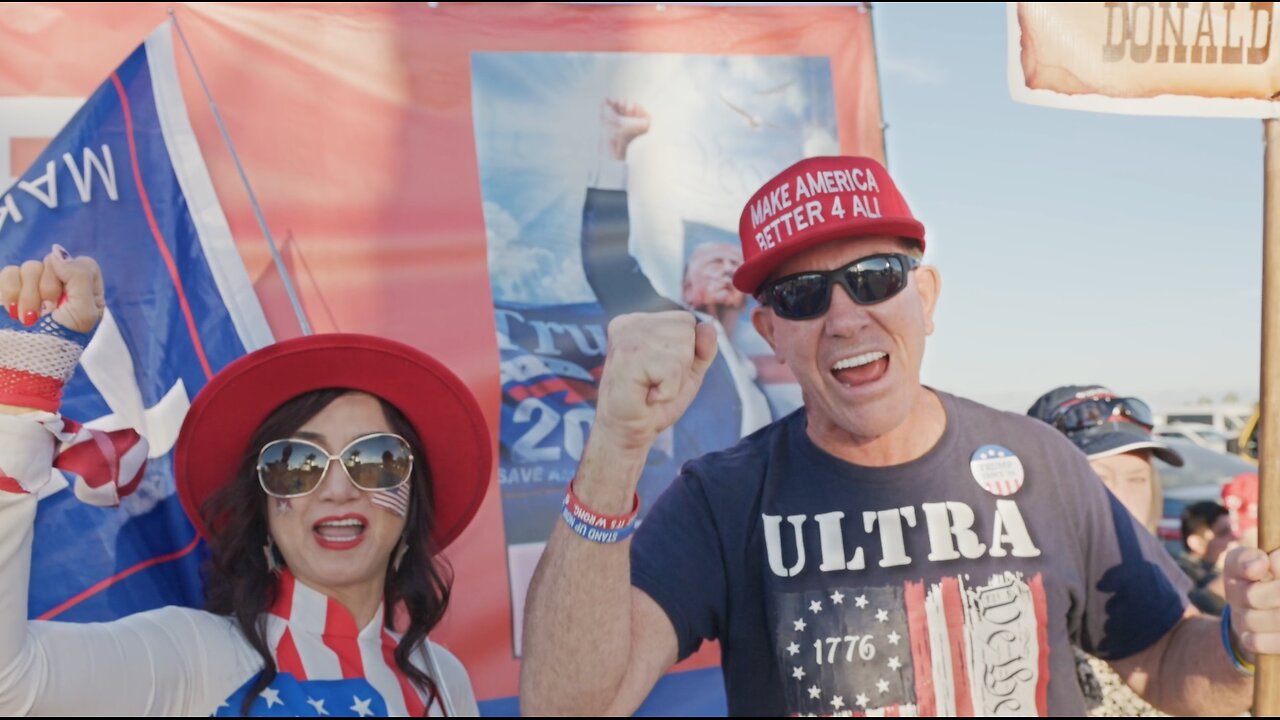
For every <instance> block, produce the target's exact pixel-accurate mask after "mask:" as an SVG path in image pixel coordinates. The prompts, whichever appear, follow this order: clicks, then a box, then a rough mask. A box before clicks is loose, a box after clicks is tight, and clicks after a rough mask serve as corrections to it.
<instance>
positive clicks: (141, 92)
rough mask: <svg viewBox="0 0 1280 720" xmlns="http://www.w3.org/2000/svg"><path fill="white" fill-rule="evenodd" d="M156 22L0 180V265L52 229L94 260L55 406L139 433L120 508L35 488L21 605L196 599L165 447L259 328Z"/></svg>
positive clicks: (68, 613)
mask: <svg viewBox="0 0 1280 720" xmlns="http://www.w3.org/2000/svg"><path fill="white" fill-rule="evenodd" d="M170 33H171V30H170V27H169V25H168V24H167V23H166V24H165V25H162V26H161V27H159V28H158V29H157V30H156V31H155V32H153V33H152V34H151V35H150V36H149V37H148V38H147V40H146V42H145V43H143V45H141V46H140V47H138V48H137V50H135V51H134V52H133V53H131V54H130V55H129V57H128V58H126V59H125V60H124V62H123V63H122V64H121V65H120V66H119V67H118V68H117V69H116V70H115V71H114V72H112V73H110V75H109V77H108V78H107V80H106V82H104V83H103V84H102V85H101V86H100V87H99V88H98V89H97V90H96V91H95V92H94V93H93V94H92V95H91V96H90V97H89V99H88V100H87V101H86V102H85V104H84V106H83V107H82V108H81V109H80V110H79V112H77V113H76V115H75V116H74V117H73V118H72V119H71V121H70V122H69V123H68V124H67V125H66V127H65V128H64V129H63V130H62V131H61V132H60V133H59V134H58V135H57V137H55V138H54V139H53V140H52V141H51V142H50V143H49V146H48V147H47V148H46V149H45V150H44V152H43V153H41V154H40V156H39V157H38V158H36V160H35V162H34V163H33V164H32V166H31V168H30V169H28V170H27V172H25V173H24V174H23V175H21V176H20V177H19V178H18V179H17V181H16V182H15V183H14V184H13V186H12V187H10V188H8V189H7V190H5V191H3V192H0V265H7V264H12V263H21V262H23V261H25V260H29V259H39V258H43V257H44V256H45V255H46V254H47V253H48V252H49V249H50V246H51V245H53V244H54V243H59V244H61V245H62V246H64V247H65V248H67V250H68V251H69V252H70V253H71V254H72V255H89V256H92V257H93V258H94V259H95V260H97V261H98V263H99V264H100V265H101V266H102V271H103V279H104V281H105V286H106V299H107V315H106V317H105V318H104V319H103V322H102V324H101V326H100V327H99V328H98V331H97V333H96V335H95V336H94V339H93V341H92V342H91V343H90V344H89V347H88V348H87V349H86V351H85V354H84V356H83V357H82V359H81V365H80V368H79V369H78V370H77V371H76V374H75V376H74V377H73V378H72V379H71V382H70V383H69V384H68V385H67V387H66V390H65V392H64V395H63V406H62V413H63V414H64V415H65V416H66V417H67V418H70V419H72V420H76V421H79V422H82V423H84V424H85V425H86V426H87V427H89V428H95V429H103V430H114V429H120V428H126V427H132V428H134V429H135V430H137V431H138V432H139V433H140V434H141V435H142V436H143V437H145V438H146V439H147V440H148V443H149V445H150V453H149V454H150V458H149V461H148V465H147V469H146V472H145V475H144V477H143V478H142V480H141V481H140V486H139V488H138V490H137V491H136V492H135V493H134V494H133V495H132V496H130V497H128V498H125V499H124V500H123V501H122V502H121V505H120V507H119V508H96V507H90V506H87V505H84V504H83V503H81V502H79V501H77V500H76V498H75V497H74V496H73V494H72V493H70V492H56V493H54V494H53V495H51V496H49V497H46V498H45V499H43V500H42V501H41V503H40V508H39V512H38V515H37V518H36V534H35V545H34V550H33V555H34V557H33V563H32V570H31V575H32V577H31V591H30V592H31V595H30V612H31V615H32V616H33V617H41V618H57V619H59V620H78V621H91V620H107V619H111V618H115V617H119V616H121V615H126V614H129V613H132V612H137V611H140V610H145V609H149V608H153V607H158V606H163V605H168V604H178V605H200V604H203V592H202V589H201V585H200V579H199V573H198V569H199V557H198V553H196V552H195V550H196V548H197V547H198V544H199V543H198V541H197V538H196V535H195V532H194V530H193V529H192V527H191V525H190V523H189V522H188V521H187V519H186V516H185V515H184V514H183V512H182V508H181V507H180V505H179V503H178V499H177V496H176V495H175V494H174V484H173V478H172V474H171V467H172V465H171V462H170V452H171V451H172V449H173V446H174V442H175V440H176V438H177V433H178V429H179V428H180V427H181V425H182V420H183V417H184V416H185V414H186V411H187V409H188V407H189V406H190V402H191V399H192V398H193V397H194V396H195V394H196V393H197V392H198V391H199V390H200V389H201V388H202V387H204V385H205V383H206V382H208V380H209V378H211V377H212V376H213V374H214V373H215V372H217V371H218V370H219V369H220V368H222V367H223V366H225V365H226V364H228V363H229V362H231V361H232V360H234V359H236V358H237V357H240V356H241V355H243V354H245V353H246V352H248V351H250V350H253V349H256V348H258V347H261V346H263V345H266V344H269V343H270V342H271V333H270V330H269V329H268V327H267V324H266V319H265V317H264V316H263V313H262V308H261V306H260V305H259V304H258V300H257V297H256V295H255V294H254V291H253V286H252V285H251V283H250V282H249V278H248V274H247V273H246V272H245V268H244V264H243V263H242V262H241V260H240V256H239V254H238V253H237V251H236V248H235V245H234V243H233V241H232V238H231V232H230V229H229V228H228V226H227V222H226V218H225V217H224V215H223V213H222V209H221V207H220V205H219V204H218V199H217V196H216V195H215V193H214V189H213V184H212V182H211V180H210V179H209V175H208V171H207V170H206V168H205V165H204V159H203V157H202V156H201V154H200V148H199V146H198V145H197V143H196V138H195V134H194V133H193V132H192V129H191V125H190V121H189V119H188V117H187V111H186V104H185V102H184V100H183V97H182V93H181V90H180V87H179V84H178V72H177V67H176V65H175V62H174V54H173V45H172V37H171V34H170ZM58 481H59V482H65V481H64V480H62V479H61V478H59V479H58Z"/></svg>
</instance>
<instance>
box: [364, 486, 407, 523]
mask: <svg viewBox="0 0 1280 720" xmlns="http://www.w3.org/2000/svg"><path fill="white" fill-rule="evenodd" d="M412 485H413V482H412V481H410V482H407V483H404V484H403V485H401V486H400V487H396V488H392V489H390V490H377V491H375V492H374V493H373V497H371V498H369V500H370V501H371V502H372V503H373V504H374V505H377V506H378V507H380V508H382V509H384V510H387V511H389V512H392V513H395V514H396V515H399V516H400V517H404V516H406V515H408V514H409V488H410V487H411V486H412Z"/></svg>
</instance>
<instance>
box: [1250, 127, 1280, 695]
mask: <svg viewBox="0 0 1280 720" xmlns="http://www.w3.org/2000/svg"><path fill="white" fill-rule="evenodd" d="M1262 127H1263V137H1264V141H1263V142H1264V145H1265V150H1264V155H1263V157H1264V160H1263V163H1264V168H1263V182H1262V193H1263V204H1262V218H1263V220H1262V378H1261V384H1260V386H1259V393H1260V395H1261V400H1262V409H1261V414H1260V418H1259V420H1258V423H1259V424H1258V546H1259V547H1260V548H1262V550H1264V551H1265V552H1268V553H1270V552H1271V551H1273V550H1275V549H1276V548H1280V331H1277V330H1276V323H1277V322H1280V317H1277V314H1276V312H1275V311H1276V307H1277V305H1276V303H1277V301H1280V298H1278V297H1276V293H1277V292H1280V201H1277V198H1276V193H1278V192H1280V120H1275V119H1271V118H1267V119H1266V120H1263V121H1262ZM1277 671H1280V655H1259V656H1258V674H1257V682H1256V684H1255V685H1254V689H1253V712H1254V715H1256V716H1264V717H1267V716H1273V715H1277V714H1280V683H1277V682H1276V679H1277V678H1276V674H1277Z"/></svg>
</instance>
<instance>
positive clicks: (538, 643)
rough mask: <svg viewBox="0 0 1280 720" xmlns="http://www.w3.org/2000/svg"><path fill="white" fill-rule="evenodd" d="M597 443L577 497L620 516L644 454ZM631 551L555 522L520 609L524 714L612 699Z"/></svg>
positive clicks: (570, 710)
mask: <svg viewBox="0 0 1280 720" xmlns="http://www.w3.org/2000/svg"><path fill="white" fill-rule="evenodd" d="M602 440H603V438H602V437H601V436H599V435H596V434H595V433H593V437H592V438H591V441H589V442H588V443H587V447H586V450H585V452H584V454H583V458H582V463H581V464H580V465H579V466H578V473H577V477H576V478H575V480H574V492H575V494H577V495H578V497H579V498H580V499H581V501H582V503H583V504H585V505H587V506H588V507H591V508H593V509H595V510H598V511H599V512H601V513H604V514H609V515H624V514H626V513H627V512H628V511H630V510H631V502H632V498H633V493H634V489H635V486H636V483H637V482H638V481H639V477H640V473H641V471H642V470H643V468H644V460H645V454H646V453H645V452H644V451H627V450H622V449H619V448H617V447H615V446H612V445H610V443H608V442H603V441H602ZM628 479H630V480H631V481H630V482H628V481H627V480H628ZM630 549H631V542H630V541H623V542H620V543H615V544H611V545H606V544H599V543H595V542H591V541H589V540H585V539H583V538H581V537H579V536H578V535H576V534H575V533H574V532H572V531H571V530H570V529H569V528H568V527H567V526H566V525H565V523H563V522H557V523H556V527H555V529H554V530H553V531H552V533H551V538H550V539H549V540H548V541H547V546H546V549H545V550H544V551H543V553H542V560H541V561H540V562H539V563H538V569H537V571H536V572H535V573H534V576H533V581H532V583H531V584H530V587H529V596H528V601H527V603H526V608H525V623H524V667H523V670H522V672H521V678H520V695H521V710H522V711H523V712H524V714H526V715H563V714H571V715H587V716H589V715H599V714H601V713H603V712H604V711H605V709H606V708H608V707H609V706H610V703H611V702H612V701H613V700H614V698H615V697H616V696H617V694H618V688H619V685H620V684H621V683H622V681H623V678H624V676H625V674H626V670H627V667H628V664H629V662H630V657H631V615H632V609H631V560H630V555H629V553H630Z"/></svg>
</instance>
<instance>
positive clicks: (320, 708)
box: [307, 698, 329, 715]
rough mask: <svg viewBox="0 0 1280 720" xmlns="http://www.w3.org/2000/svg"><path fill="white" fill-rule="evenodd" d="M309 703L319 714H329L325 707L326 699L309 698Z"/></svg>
mask: <svg viewBox="0 0 1280 720" xmlns="http://www.w3.org/2000/svg"><path fill="white" fill-rule="evenodd" d="M307 704H308V705H310V706H311V707H313V708H315V710H316V714H317V715H328V714H329V711H328V710H325V709H324V700H314V699H312V698H307Z"/></svg>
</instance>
